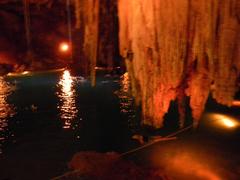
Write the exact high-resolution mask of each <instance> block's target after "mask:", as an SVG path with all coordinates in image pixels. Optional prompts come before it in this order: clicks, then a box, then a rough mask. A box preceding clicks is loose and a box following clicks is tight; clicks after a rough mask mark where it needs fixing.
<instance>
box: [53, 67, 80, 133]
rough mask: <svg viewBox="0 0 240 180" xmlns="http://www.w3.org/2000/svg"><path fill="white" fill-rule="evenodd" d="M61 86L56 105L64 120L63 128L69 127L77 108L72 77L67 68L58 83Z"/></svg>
mask: <svg viewBox="0 0 240 180" xmlns="http://www.w3.org/2000/svg"><path fill="white" fill-rule="evenodd" d="M58 85H59V86H60V88H61V92H60V93H58V94H57V95H58V97H59V99H60V104H59V106H58V108H59V110H60V113H61V119H62V120H63V121H64V126H63V128H64V129H69V128H71V125H72V123H73V122H72V121H73V120H74V118H76V116H77V113H78V110H77V107H76V100H75V97H76V91H75V89H74V87H73V85H74V78H73V77H72V76H71V74H70V72H69V71H68V70H65V71H64V72H63V75H62V77H61V79H60V81H59V83H58Z"/></svg>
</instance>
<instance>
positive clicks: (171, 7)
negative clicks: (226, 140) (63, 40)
mask: <svg viewBox="0 0 240 180" xmlns="http://www.w3.org/2000/svg"><path fill="white" fill-rule="evenodd" d="M118 13H119V26H120V33H119V40H120V53H121V55H122V56H123V57H124V58H125V60H126V64H127V68H128V71H129V74H130V77H131V81H132V88H133V89H132V91H133V95H134V96H135V99H136V101H137V102H139V103H141V107H142V113H143V119H144V123H145V124H149V125H152V126H155V127H161V126H162V125H163V116H164V114H165V113H166V112H167V111H168V108H169V104H170V102H171V101H173V100H175V99H177V100H178V101H179V103H178V104H179V105H180V107H179V109H180V112H179V113H180V118H184V115H183V113H184V110H183V107H184V106H183V105H181V104H182V101H183V99H184V97H185V96H189V97H190V106H191V109H192V116H193V118H194V120H195V121H194V122H195V125H197V123H198V120H199V119H200V117H201V114H202V112H203V110H204V106H205V103H206V100H207V98H208V96H209V93H212V96H213V98H215V99H216V101H217V102H219V103H221V104H224V105H230V104H231V101H232V99H233V97H234V95H235V93H236V91H237V87H236V79H237V77H238V76H239V73H240V65H239V64H240V57H239V55H240V36H239V34H240V33H239V20H240V18H239V17H240V3H239V1H238V0H199V1H195V0H178V1H176V0H134V1H128V0H118Z"/></svg>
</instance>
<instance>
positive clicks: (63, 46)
mask: <svg viewBox="0 0 240 180" xmlns="http://www.w3.org/2000/svg"><path fill="white" fill-rule="evenodd" d="M59 50H60V51H61V52H68V51H69V44H68V43H66V42H63V43H61V44H60V46H59Z"/></svg>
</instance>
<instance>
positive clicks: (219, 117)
mask: <svg viewBox="0 0 240 180" xmlns="http://www.w3.org/2000/svg"><path fill="white" fill-rule="evenodd" d="M213 118H214V119H215V120H216V122H217V124H219V125H220V126H223V127H227V128H235V127H237V126H238V124H239V123H238V121H237V120H236V119H235V118H233V117H230V116H227V115H223V114H213Z"/></svg>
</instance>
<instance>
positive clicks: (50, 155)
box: [0, 70, 137, 179]
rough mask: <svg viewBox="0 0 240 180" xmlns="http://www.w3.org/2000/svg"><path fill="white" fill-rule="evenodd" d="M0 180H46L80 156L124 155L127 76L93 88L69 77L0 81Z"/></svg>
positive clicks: (128, 121) (129, 119)
mask: <svg viewBox="0 0 240 180" xmlns="http://www.w3.org/2000/svg"><path fill="white" fill-rule="evenodd" d="M0 86H1V87H0V88H1V94H0V152H1V154H0V179H2V178H10V179H32V178H33V177H34V179H48V178H50V177H54V176H56V175H59V174H61V173H63V172H64V170H67V162H68V161H69V160H70V159H71V157H72V156H73V154H74V153H75V152H77V151H81V150H94V151H99V152H107V151H117V152H124V151H126V150H128V149H129V148H132V147H135V145H136V144H134V143H133V142H132V141H131V134H132V133H133V132H134V131H135V129H136V128H137V122H136V120H134V119H135V112H134V110H133V108H132V99H131V98H130V97H129V95H128V91H129V80H128V75H127V74H124V75H123V76H121V77H119V76H115V77H113V76H110V75H105V74H104V73H100V74H99V76H98V79H97V86H96V87H95V88H92V87H91V86H90V82H89V81H87V80H85V79H84V78H82V77H74V76H71V74H70V72H69V71H67V70H65V71H56V72H44V73H34V74H31V73H30V74H27V73H26V74H25V75H21V76H10V77H5V78H1V79H0Z"/></svg>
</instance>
